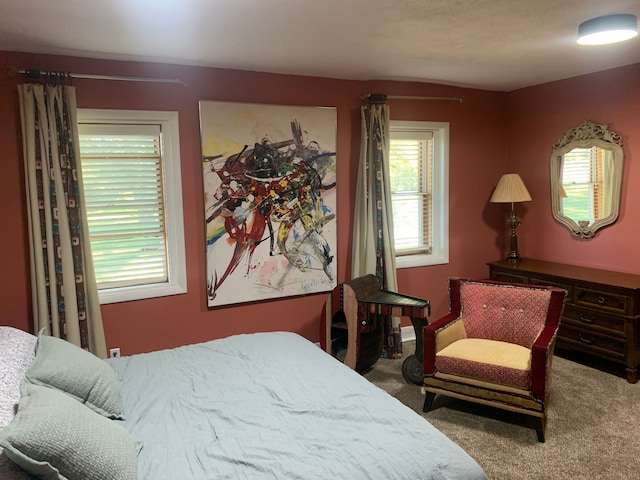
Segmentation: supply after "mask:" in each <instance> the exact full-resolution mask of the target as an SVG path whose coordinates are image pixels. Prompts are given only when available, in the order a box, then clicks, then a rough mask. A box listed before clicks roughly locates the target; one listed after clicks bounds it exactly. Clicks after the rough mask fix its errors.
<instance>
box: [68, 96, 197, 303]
mask: <svg viewBox="0 0 640 480" xmlns="http://www.w3.org/2000/svg"><path fill="white" fill-rule="evenodd" d="M78 133H79V137H80V156H81V162H82V179H83V186H84V198H85V206H86V211H87V221H88V230H89V236H90V239H91V249H92V253H93V263H94V270H95V273H96V280H97V283H98V293H99V295H100V303H113V302H121V301H128V300H138V299H143V298H153V297H160V296H165V295H175V294H180V293H186V291H187V288H186V265H185V248H184V226H183V214H182V188H181V174H180V143H179V127H178V113H177V112H162V111H142V110H135V111H134V110H92V109H79V110H78Z"/></svg>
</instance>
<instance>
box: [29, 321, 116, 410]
mask: <svg viewBox="0 0 640 480" xmlns="http://www.w3.org/2000/svg"><path fill="white" fill-rule="evenodd" d="M25 375H26V378H27V380H28V381H29V382H31V383H33V384H35V385H42V386H46V387H51V388H55V389H57V390H60V391H62V392H64V393H66V394H68V395H70V396H72V397H73V398H75V399H76V400H78V401H80V402H82V403H84V404H85V405H86V406H87V407H89V408H91V409H92V410H94V411H96V412H98V413H99V414H100V415H104V416H105V417H107V418H112V419H118V420H123V419H124V415H123V413H122V401H121V398H120V386H119V385H118V380H117V379H116V375H115V373H114V372H113V370H112V369H111V367H110V366H109V365H108V364H107V362H105V361H104V360H101V359H100V358H98V357H96V356H95V355H93V354H92V353H89V352H87V351H85V350H83V349H81V348H80V347H76V346H75V345H73V344H71V343H69V342H67V341H65V340H62V339H60V338H56V337H50V336H47V335H44V334H43V333H40V335H38V345H37V347H36V358H35V360H34V361H33V363H32V364H31V366H30V367H29V369H28V370H27V372H26V374H25Z"/></svg>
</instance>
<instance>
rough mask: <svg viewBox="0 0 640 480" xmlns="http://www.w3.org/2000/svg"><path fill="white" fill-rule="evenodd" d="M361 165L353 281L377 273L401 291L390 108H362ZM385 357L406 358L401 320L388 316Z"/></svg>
mask: <svg viewBox="0 0 640 480" xmlns="http://www.w3.org/2000/svg"><path fill="white" fill-rule="evenodd" d="M361 120H362V139H361V146H360V166H359V169H358V184H357V188H356V206H355V213H354V225H353V245H352V255H353V264H352V269H351V274H352V278H357V277H361V276H363V275H368V274H374V275H375V276H376V277H377V278H378V281H379V282H380V287H381V288H383V289H384V290H388V291H391V292H397V291H398V281H397V277H396V256H395V250H394V246H393V211H392V209H391V186H390V185H391V183H390V180H389V107H388V106H387V105H382V104H369V105H366V106H364V107H362V110H361ZM384 335H385V340H384V351H383V356H385V357H389V358H400V357H402V336H401V333H400V318H399V317H387V318H386V322H385V328H384Z"/></svg>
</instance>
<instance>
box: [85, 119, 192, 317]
mask: <svg viewBox="0 0 640 480" xmlns="http://www.w3.org/2000/svg"><path fill="white" fill-rule="evenodd" d="M77 122H78V124H91V123H92V124H107V123H111V124H118V125H127V124H129V125H145V124H153V125H160V130H161V132H162V135H161V151H162V182H163V191H164V206H165V241H166V248H167V276H168V281H166V282H160V283H149V284H141V285H133V286H126V287H112V288H103V289H100V288H98V296H99V298H100V304H101V305H103V304H110V303H119V302H127V301H132V300H142V299H147V298H156V297H164V296H169V295H179V294H184V293H187V269H186V253H185V252H186V250H185V241H184V218H183V208H182V177H181V162H180V137H179V133H180V130H179V117H178V112H171V111H156V110H110V109H89V108H79V109H78V115H77Z"/></svg>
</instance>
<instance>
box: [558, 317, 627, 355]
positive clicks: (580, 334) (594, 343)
mask: <svg viewBox="0 0 640 480" xmlns="http://www.w3.org/2000/svg"><path fill="white" fill-rule="evenodd" d="M558 346H559V347H562V348H574V349H576V350H581V351H583V352H587V353H592V354H596V355H598V356H601V357H602V356H604V357H606V358H611V357H618V358H624V355H625V353H626V341H625V339H623V338H614V337H610V336H608V335H603V334H600V333H597V332H594V331H593V330H584V329H582V328H578V327H575V326H574V325H572V324H569V323H564V324H562V323H561V324H560V330H559V331H558Z"/></svg>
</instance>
